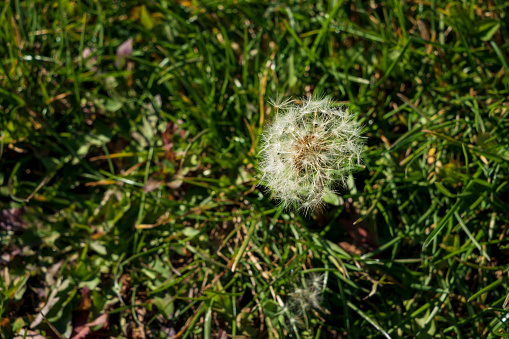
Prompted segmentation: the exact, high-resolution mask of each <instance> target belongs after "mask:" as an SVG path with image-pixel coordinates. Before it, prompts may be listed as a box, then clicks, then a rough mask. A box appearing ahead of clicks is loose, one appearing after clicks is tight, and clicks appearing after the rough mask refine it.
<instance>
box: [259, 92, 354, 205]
mask: <svg viewBox="0 0 509 339" xmlns="http://www.w3.org/2000/svg"><path fill="white" fill-rule="evenodd" d="M272 104H273V105H274V107H275V108H276V110H277V114H276V117H275V119H274V121H272V123H271V124H269V125H268V127H267V128H266V129H265V131H264V132H263V134H262V146H261V151H260V157H261V161H260V166H259V169H260V172H261V173H262V178H261V183H262V184H263V185H265V186H267V187H268V188H269V190H270V192H271V194H272V197H273V198H274V199H276V200H278V201H279V202H280V203H281V204H282V205H283V207H285V208H293V207H294V206H296V207H297V208H298V209H299V210H303V211H304V212H305V213H307V212H310V211H312V210H320V209H321V208H322V207H323V206H324V202H323V199H324V197H325V196H326V195H327V194H330V193H332V192H335V188H336V187H338V186H341V185H344V184H345V183H346V178H347V177H348V174H349V173H350V172H351V171H352V170H353V169H354V168H355V166H357V165H360V164H361V161H362V157H361V156H362V149H363V142H362V140H363V137H362V136H361V130H362V126H360V125H359V123H358V122H357V121H356V120H355V117H354V115H353V114H352V113H351V112H350V111H349V110H348V109H346V108H344V107H334V106H333V101H332V99H331V98H330V97H310V98H307V99H304V100H303V103H302V105H297V104H295V103H293V101H292V100H289V99H280V98H277V99H275V100H273V101H272Z"/></svg>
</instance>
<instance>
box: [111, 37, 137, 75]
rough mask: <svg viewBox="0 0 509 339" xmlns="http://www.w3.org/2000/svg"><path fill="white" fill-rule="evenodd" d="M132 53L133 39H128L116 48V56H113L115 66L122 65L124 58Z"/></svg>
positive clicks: (119, 66)
mask: <svg viewBox="0 0 509 339" xmlns="http://www.w3.org/2000/svg"><path fill="white" fill-rule="evenodd" d="M132 54H133V39H128V40H127V41H125V42H123V43H122V45H120V46H118V48H117V57H116V58H115V66H116V67H117V68H121V67H124V65H125V61H126V58H128V57H130V56H131V55H132Z"/></svg>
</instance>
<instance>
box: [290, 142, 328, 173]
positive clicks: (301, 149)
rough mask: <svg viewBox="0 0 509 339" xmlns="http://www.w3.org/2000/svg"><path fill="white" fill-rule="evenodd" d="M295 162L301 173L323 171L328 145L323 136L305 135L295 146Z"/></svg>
mask: <svg viewBox="0 0 509 339" xmlns="http://www.w3.org/2000/svg"><path fill="white" fill-rule="evenodd" d="M293 151H294V152H293V154H294V155H293V163H294V165H295V167H297V170H298V171H299V172H300V173H301V174H310V173H316V172H320V171H323V167H324V165H325V160H326V154H325V153H326V152H327V145H326V140H325V138H323V137H318V136H316V135H305V136H303V137H301V138H300V139H298V140H297V142H296V143H295V144H294V146H293Z"/></svg>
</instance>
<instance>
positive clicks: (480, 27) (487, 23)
mask: <svg viewBox="0 0 509 339" xmlns="http://www.w3.org/2000/svg"><path fill="white" fill-rule="evenodd" d="M499 28H500V22H499V21H497V20H494V19H483V20H481V21H479V22H478V23H477V24H476V32H477V33H476V34H475V36H476V37H478V38H479V39H481V40H482V41H490V40H491V38H493V35H494V34H495V33H496V32H497V31H498V29H499Z"/></svg>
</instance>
